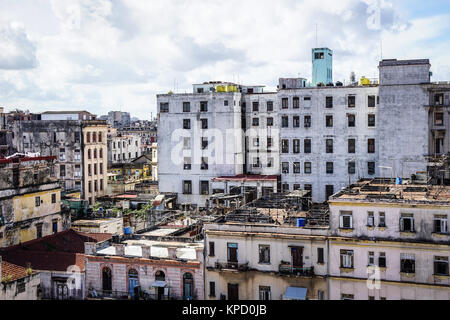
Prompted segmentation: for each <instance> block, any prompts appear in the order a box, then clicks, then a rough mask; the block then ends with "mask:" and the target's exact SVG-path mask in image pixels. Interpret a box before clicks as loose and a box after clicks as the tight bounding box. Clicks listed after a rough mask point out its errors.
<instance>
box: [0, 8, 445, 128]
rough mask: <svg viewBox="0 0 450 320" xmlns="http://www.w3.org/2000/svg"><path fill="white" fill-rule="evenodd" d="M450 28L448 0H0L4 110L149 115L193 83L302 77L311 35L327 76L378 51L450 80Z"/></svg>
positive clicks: (363, 64) (307, 69) (364, 64)
mask: <svg viewBox="0 0 450 320" xmlns="http://www.w3.org/2000/svg"><path fill="white" fill-rule="evenodd" d="M316 25H317V30H318V33H317V40H316ZM449 31H450V0H433V1H423V0H420V1H419V0H392V1H388V0H341V1H335V0H322V1H315V0H311V1H310V0H304V1H301V0H277V1H265V0H227V1H214V2H213V1H207V0H203V1H198V0H164V1H163V0H151V1H144V0H0V106H3V107H5V109H6V110H11V109H13V108H20V109H29V110H31V111H33V112H41V111H46V110H74V109H76V110H84V109H86V110H88V111H91V112H93V113H95V114H97V115H102V114H106V113H107V112H108V111H109V110H122V111H129V112H131V115H132V116H137V117H140V118H141V119H150V117H151V113H152V112H153V116H155V113H156V94H158V93H167V92H168V91H170V90H172V91H176V92H180V93H184V92H190V91H191V90H192V87H191V84H192V83H198V82H203V81H209V80H221V81H236V82H237V81H239V82H241V83H244V84H261V85H266V86H267V89H266V91H271V90H275V88H276V85H277V79H278V78H279V77H297V76H299V75H300V76H302V77H306V78H309V79H310V78H311V48H312V47H314V46H316V41H317V45H318V46H320V47H323V46H327V47H329V48H331V49H333V50H334V80H335V81H337V80H340V81H343V80H346V79H348V78H349V74H350V72H351V71H354V72H355V73H356V75H357V76H358V77H359V76H363V75H364V76H366V77H377V76H378V73H377V65H378V61H379V60H380V57H381V52H383V58H397V59H408V58H429V59H430V60H431V64H432V71H433V74H434V76H433V80H434V81H442V80H450V59H449V53H450V32H449ZM381 44H382V45H381ZM381 47H382V50H381Z"/></svg>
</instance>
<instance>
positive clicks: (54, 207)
mask: <svg viewBox="0 0 450 320" xmlns="http://www.w3.org/2000/svg"><path fill="white" fill-rule="evenodd" d="M55 160H56V157H54V156H53V157H34V158H28V157H14V158H3V159H0V167H1V170H0V171H1V174H0V199H1V200H0V247H8V246H13V245H16V244H19V243H22V242H26V241H30V240H33V239H38V238H42V237H45V236H47V235H51V234H54V233H57V232H60V231H63V230H66V229H68V228H70V215H69V214H68V213H63V212H61V204H60V201H61V187H60V186H59V183H58V181H57V179H56V178H55V176H54V170H53V168H54V166H55Z"/></svg>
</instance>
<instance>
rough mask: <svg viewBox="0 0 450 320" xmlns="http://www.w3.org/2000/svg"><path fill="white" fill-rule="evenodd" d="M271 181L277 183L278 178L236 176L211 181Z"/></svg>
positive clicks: (272, 176)
mask: <svg viewBox="0 0 450 320" xmlns="http://www.w3.org/2000/svg"><path fill="white" fill-rule="evenodd" d="M267 180H273V181H277V180H278V176H274V175H271V176H267V175H244V174H241V175H237V176H229V177H228V176H225V177H217V178H214V179H212V181H267Z"/></svg>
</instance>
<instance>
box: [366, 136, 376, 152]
mask: <svg viewBox="0 0 450 320" xmlns="http://www.w3.org/2000/svg"><path fill="white" fill-rule="evenodd" d="M367 153H375V139H368V140H367Z"/></svg>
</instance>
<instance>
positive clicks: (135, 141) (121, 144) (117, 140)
mask: <svg viewBox="0 0 450 320" xmlns="http://www.w3.org/2000/svg"><path fill="white" fill-rule="evenodd" d="M141 144H142V139H141V137H140V136H139V135H134V134H129V135H121V134H120V133H119V134H116V135H111V136H109V137H108V163H109V164H118V163H127V162H131V161H132V160H134V159H136V158H139V157H140V156H141V155H142V146H141Z"/></svg>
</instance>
